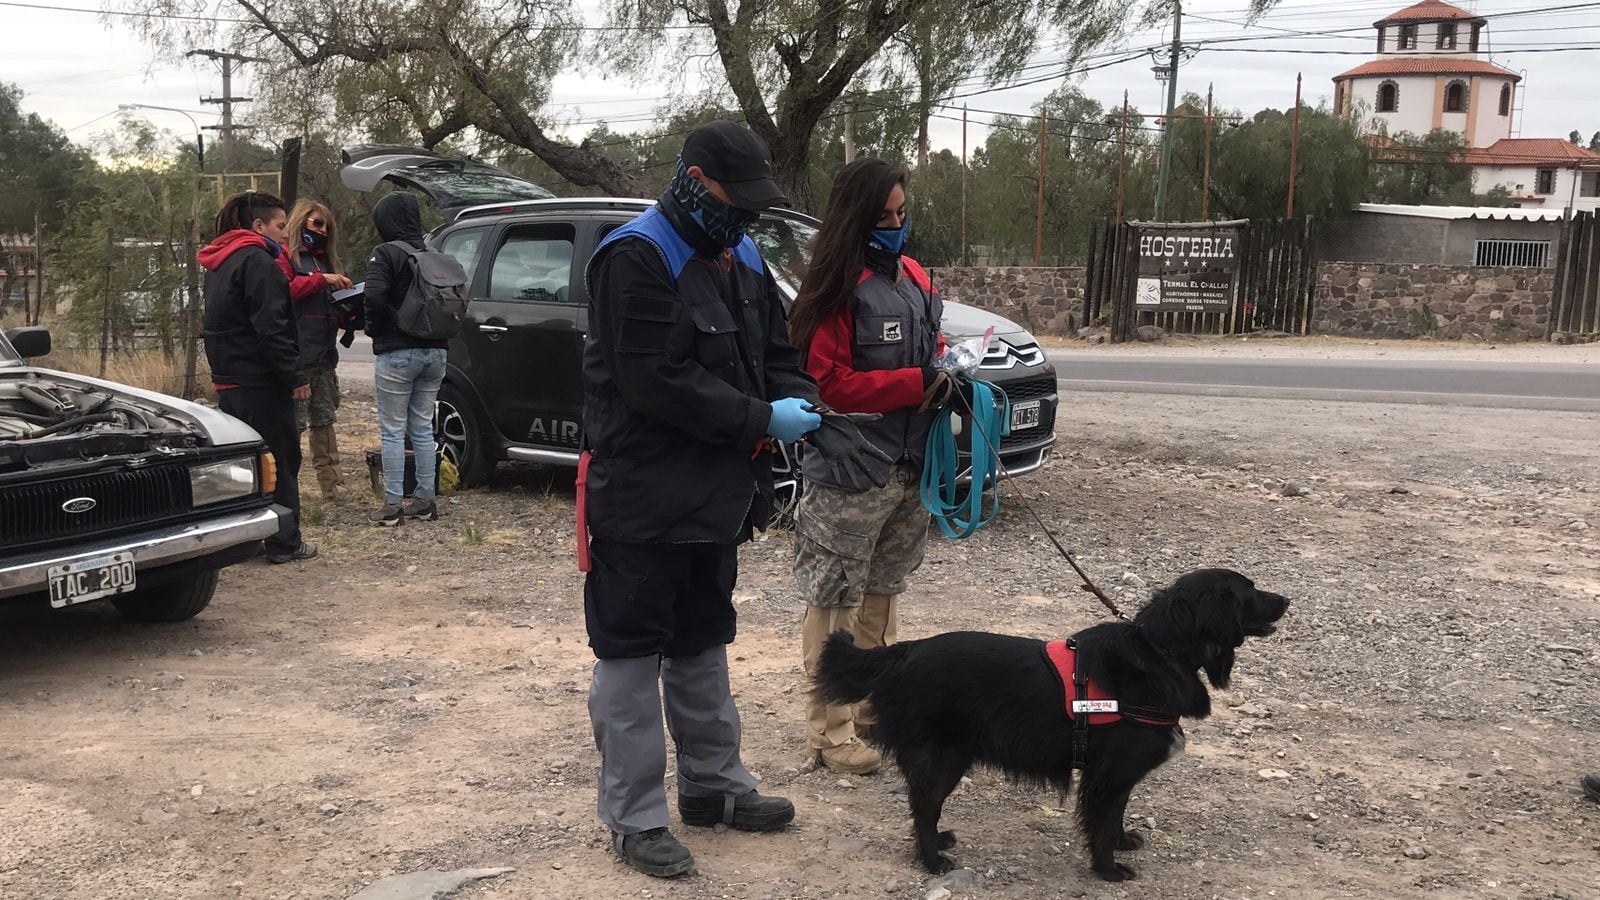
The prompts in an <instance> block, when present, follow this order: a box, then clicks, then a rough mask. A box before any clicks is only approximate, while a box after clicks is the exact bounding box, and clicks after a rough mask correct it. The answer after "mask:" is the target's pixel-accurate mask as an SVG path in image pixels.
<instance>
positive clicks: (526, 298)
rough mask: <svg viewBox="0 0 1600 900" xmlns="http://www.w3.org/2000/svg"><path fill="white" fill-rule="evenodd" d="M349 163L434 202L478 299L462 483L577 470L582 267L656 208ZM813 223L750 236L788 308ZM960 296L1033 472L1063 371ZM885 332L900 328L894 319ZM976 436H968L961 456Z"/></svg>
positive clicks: (468, 355) (791, 461) (512, 181)
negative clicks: (498, 473) (497, 475)
mask: <svg viewBox="0 0 1600 900" xmlns="http://www.w3.org/2000/svg"><path fill="white" fill-rule="evenodd" d="M344 161H345V163H346V165H345V167H344V169H343V170H342V172H341V173H340V177H341V180H342V181H343V182H344V184H345V186H346V187H349V188H352V189H354V190H358V191H370V190H373V189H375V188H377V187H378V185H379V184H380V183H381V182H383V181H388V182H390V183H391V185H394V186H396V187H399V188H402V189H406V190H412V191H417V192H419V193H421V194H423V195H425V196H427V197H428V198H429V199H430V200H431V201H432V202H433V203H434V205H435V206H437V207H438V208H439V209H440V211H441V212H443V213H444V215H445V224H443V225H441V226H439V227H438V228H436V229H434V231H433V232H432V233H431V234H429V235H428V236H427V244H428V247H429V248H430V249H432V250H437V251H442V252H444V253H448V254H450V255H451V256H454V257H455V258H456V259H457V260H458V261H459V262H460V263H461V267H462V269H463V270H464V271H465V272H466V276H467V288H468V290H467V296H468V299H469V302H468V304H467V309H466V314H465V317H464V320H463V323H462V330H461V334H460V335H459V336H457V337H456V338H455V339H453V340H452V341H451V342H450V359H449V367H448V369H447V370H446V373H445V380H444V386H443V387H442V388H441V389H440V391H439V406H438V410H437V415H436V417H435V420H434V427H435V429H436V431H437V433H438V437H439V441H440V445H441V446H442V448H443V452H444V453H445V455H446V456H448V457H450V459H451V460H452V461H453V462H455V464H456V466H457V467H458V468H459V469H460V472H461V483H462V484H463V485H464V486H466V487H473V486H477V485H481V484H483V483H485V482H486V481H488V480H489V477H490V475H491V474H492V473H493V471H494V466H495V464H496V463H497V462H498V461H500V460H522V461H525V462H536V463H546V464H553V465H563V466H576V465H577V464H578V454H579V451H580V450H581V445H582V434H581V430H580V428H579V425H578V423H579V422H581V421H583V377H582V359H583V341H584V337H585V332H586V331H587V330H588V315H589V310H588V299H589V298H588V293H587V291H586V288H585V286H584V283H583V270H584V266H585V264H586V263H587V262H588V260H589V257H590V256H591V255H592V254H593V253H594V249H595V247H596V246H597V245H598V244H599V242H600V241H601V240H602V239H603V238H604V237H605V236H606V235H607V234H609V233H610V232H611V231H612V229H614V228H617V227H618V226H620V225H622V224H624V223H625V222H627V221H629V220H630V219H632V218H634V217H635V216H637V215H639V214H640V213H642V212H644V211H645V210H647V209H649V208H650V206H651V205H652V201H649V200H625V199H606V198H585V199H556V198H554V197H553V196H552V195H551V194H550V193H549V192H548V191H546V190H545V189H543V188H541V187H539V186H537V185H534V184H530V183H528V182H526V181H523V180H521V179H519V178H517V177H516V176H515V175H512V174H511V173H509V172H506V171H504V170H502V169H498V168H495V167H494V166H490V165H486V164H484V163H480V162H476V161H473V160H465V159H460V158H452V157H445V156H441V155H439V154H436V153H432V152H430V151H427V150H418V149H415V148H411V147H394V146H387V145H383V146H375V145H364V146H359V147H351V148H348V149H346V150H345V151H344ZM817 224H818V223H817V221H816V220H815V219H813V218H811V217H810V216H806V215H803V214H801V213H796V212H790V211H787V210H772V211H770V212H768V213H764V214H762V217H761V219H760V221H759V222H757V224H756V225H755V227H754V228H753V229H752V230H751V237H752V238H754V239H755V241H756V244H757V246H758V247H760V249H761V255H762V257H763V259H765V260H766V263H767V265H769V266H770V267H771V268H772V273H773V276H774V277H775V278H776V279H777V282H778V286H779V288H780V289H781V291H782V293H783V295H784V297H785V298H786V300H792V299H793V297H794V293H795V289H796V288H797V287H798V286H799V284H800V279H801V277H802V275H803V273H804V271H805V265H806V260H807V258H808V256H809V254H810V252H811V245H812V240H813V238H814V237H815V236H816V232H817ZM959 299H960V298H959V297H954V298H951V297H946V298H945V305H944V309H945V315H944V322H943V328H944V333H945V336H946V338H947V339H948V340H950V341H951V342H955V341H961V340H966V339H968V338H972V337H978V336H981V335H982V334H983V333H984V331H985V330H987V329H989V328H991V327H992V328H993V329H994V332H995V341H994V343H993V344H992V345H991V346H990V348H989V352H988V355H987V356H986V357H985V358H984V360H983V363H982V367H981V369H980V371H979V374H980V375H981V376H982V377H983V378H985V379H987V380H989V381H992V382H994V383H995V384H996V385H997V386H998V387H1000V388H1001V389H1002V390H1004V391H1005V392H1006V395H1007V396H1008V397H1009V398H1010V400H1011V408H1012V418H1011V426H1012V427H1011V434H1010V435H1009V436H1008V437H1006V438H1005V439H1004V441H1003V443H1002V445H1001V460H1002V461H1003V462H1004V463H1005V467H1006V469H1007V470H1008V471H1009V472H1010V473H1011V474H1013V475H1021V474H1024V473H1027V472H1031V471H1033V470H1035V469H1037V468H1039V467H1040V466H1041V465H1043V464H1044V462H1045V461H1046V460H1047V459H1049V457H1050V453H1051V451H1052V449H1053V448H1054V446H1055V439H1056V436H1055V417H1056V373H1055V368H1054V367H1053V366H1051V365H1050V363H1049V361H1048V360H1047V359H1046V358H1045V354H1044V351H1043V350H1042V349H1041V348H1040V347H1039V344H1038V342H1037V341H1035V340H1034V339H1033V337H1032V336H1031V335H1029V334H1028V333H1027V332H1026V331H1024V330H1023V329H1022V328H1021V327H1019V326H1018V325H1017V324H1016V323H1014V322H1010V321H1008V320H1006V319H1003V318H1000V317H999V316H995V315H993V314H991V313H988V312H985V311H983V310H979V309H976V308H973V307H970V306H963V305H962V304H960V303H959V302H952V301H953V300H959ZM883 337H884V340H897V339H898V338H899V334H898V332H897V331H896V332H894V333H892V334H891V330H890V328H889V326H888V325H887V324H886V325H885V331H884V336H883ZM970 435H971V429H963V431H962V436H961V437H960V438H959V440H960V441H961V446H962V452H963V453H966V452H967V448H968V447H969V444H970V440H971V437H970ZM793 453H794V450H793V448H790V447H783V446H780V447H779V448H778V452H776V453H775V454H774V455H773V467H774V469H775V471H776V474H777V478H776V481H777V488H778V491H779V495H780V506H781V507H782V508H781V509H780V512H781V513H783V512H788V511H789V509H790V508H791V507H792V504H793V503H794V502H795V501H796V500H797V499H798V497H799V492H800V489H801V485H800V476H799V466H798V465H796V461H797V460H796V458H795V457H794V455H793Z"/></svg>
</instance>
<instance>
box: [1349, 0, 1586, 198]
mask: <svg viewBox="0 0 1600 900" xmlns="http://www.w3.org/2000/svg"><path fill="white" fill-rule="evenodd" d="M1488 24H1489V21H1488V19H1486V18H1484V17H1483V16H1480V15H1478V14H1477V13H1473V12H1469V11H1467V10H1465V9H1462V8H1461V7H1459V6H1452V5H1451V4H1449V3H1445V2H1443V0H1422V2H1420V3H1417V4H1415V5H1412V6H1408V7H1406V8H1405V9H1402V10H1400V11H1398V12H1396V13H1394V14H1392V15H1389V16H1387V17H1385V18H1383V19H1380V20H1378V21H1377V22H1374V23H1373V27H1374V28H1375V29H1376V30H1377V48H1376V49H1377V58H1376V59H1373V60H1370V61H1368V62H1364V63H1362V64H1361V65H1359V66H1356V67H1355V68H1353V69H1350V70H1349V71H1347V72H1341V73H1340V74H1338V75H1335V76H1334V78H1333V104H1334V109H1336V110H1338V111H1339V112H1340V113H1341V114H1343V115H1347V116H1360V117H1361V118H1362V119H1363V121H1365V122H1366V123H1367V124H1368V126H1369V128H1370V130H1371V131H1372V132H1374V133H1375V134H1376V135H1380V136H1382V135H1387V136H1390V137H1394V136H1397V135H1400V134H1402V133H1409V134H1413V135H1417V136H1421V135H1424V134H1427V133H1428V132H1430V131H1434V130H1436V129H1444V130H1447V131H1453V132H1455V133H1456V134H1458V135H1460V136H1461V139H1462V142H1463V143H1465V144H1466V146H1467V148H1468V149H1467V153H1466V162H1468V163H1470V164H1471V165H1472V167H1473V169H1474V173H1473V187H1474V189H1475V190H1476V191H1477V192H1478V193H1480V194H1486V193H1488V192H1489V191H1490V190H1492V189H1493V188H1495V187H1504V188H1506V189H1507V190H1509V191H1510V192H1511V195H1512V198H1513V200H1514V202H1515V203H1516V204H1517V205H1518V206H1521V207H1546V208H1557V209H1580V210H1592V209H1597V208H1600V154H1597V153H1593V152H1591V151H1589V150H1587V149H1584V148H1582V147H1578V146H1577V145H1575V144H1572V143H1570V142H1569V141H1566V140H1564V139H1558V138H1515V137H1512V135H1513V133H1514V130H1513V119H1514V117H1515V113H1516V109H1517V104H1518V102H1520V98H1519V97H1518V95H1517V91H1518V89H1519V88H1518V86H1519V84H1520V83H1521V81H1522V76H1521V75H1519V74H1517V73H1516V72H1513V71H1511V70H1510V69H1507V68H1505V67H1504V66H1499V65H1496V64H1495V63H1493V62H1491V61H1489V60H1488V59H1487V58H1485V57H1486V55H1487V54H1483V53H1481V52H1480V51H1481V50H1484V49H1487V47H1488V41H1487V39H1486V34H1485V32H1486V29H1487V27H1488ZM1374 145H1375V146H1379V147H1382V146H1383V142H1382V141H1381V140H1374ZM1395 152H1402V151H1399V150H1397V151H1395Z"/></svg>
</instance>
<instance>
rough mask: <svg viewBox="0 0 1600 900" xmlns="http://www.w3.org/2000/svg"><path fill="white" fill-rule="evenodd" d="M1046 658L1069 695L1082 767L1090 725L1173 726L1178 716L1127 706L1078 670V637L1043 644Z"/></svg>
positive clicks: (1077, 765) (1075, 758) (1075, 760)
mask: <svg viewBox="0 0 1600 900" xmlns="http://www.w3.org/2000/svg"><path fill="white" fill-rule="evenodd" d="M1044 655H1045V658H1047V659H1049V660H1050V664H1051V665H1052V666H1054V667H1055V670H1056V674H1057V675H1059V676H1061V688H1062V692H1063V694H1064V695H1065V698H1066V711H1067V718H1069V719H1071V720H1072V767H1073V768H1074V769H1081V768H1083V766H1084V762H1085V760H1086V757H1087V755H1088V745H1089V729H1090V728H1096V727H1099V726H1102V725H1114V724H1116V723H1117V722H1122V721H1127V722H1131V723H1133V724H1135V725H1144V726H1147V727H1150V728H1174V727H1176V726H1177V725H1178V717H1177V716H1174V715H1172V713H1171V712H1169V711H1167V710H1165V709H1159V708H1151V707H1145V706H1128V707H1124V706H1123V705H1122V704H1121V703H1119V702H1118V701H1117V699H1116V698H1114V697H1112V696H1110V695H1109V694H1107V693H1106V692H1105V690H1104V689H1103V688H1101V687H1100V686H1099V685H1098V684H1095V683H1094V682H1093V681H1090V680H1089V676H1088V675H1085V674H1084V673H1082V672H1080V671H1078V646H1077V642H1076V641H1050V642H1049V643H1047V644H1045V645H1044Z"/></svg>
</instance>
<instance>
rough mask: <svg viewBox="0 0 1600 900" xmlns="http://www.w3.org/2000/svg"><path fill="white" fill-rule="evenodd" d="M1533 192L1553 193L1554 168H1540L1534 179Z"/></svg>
mask: <svg viewBox="0 0 1600 900" xmlns="http://www.w3.org/2000/svg"><path fill="white" fill-rule="evenodd" d="M1533 192H1534V193H1535V194H1554V193H1555V192H1556V170H1555V169H1540V170H1539V177H1538V178H1536V179H1534V185H1533Z"/></svg>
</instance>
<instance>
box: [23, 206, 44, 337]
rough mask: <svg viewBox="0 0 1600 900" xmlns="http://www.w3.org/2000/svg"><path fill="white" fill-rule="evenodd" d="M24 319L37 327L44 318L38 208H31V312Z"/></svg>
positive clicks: (42, 239) (41, 250) (41, 239)
mask: <svg viewBox="0 0 1600 900" xmlns="http://www.w3.org/2000/svg"><path fill="white" fill-rule="evenodd" d="M24 318H25V319H26V320H27V323H28V324H29V325H37V324H39V322H40V320H41V319H43V318H44V229H43V227H41V225H40V222H39V207H38V206H35V207H34V208H33V310H32V311H31V312H29V313H28V315H26V316H24Z"/></svg>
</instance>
